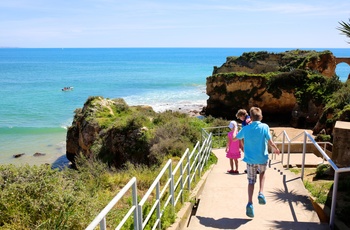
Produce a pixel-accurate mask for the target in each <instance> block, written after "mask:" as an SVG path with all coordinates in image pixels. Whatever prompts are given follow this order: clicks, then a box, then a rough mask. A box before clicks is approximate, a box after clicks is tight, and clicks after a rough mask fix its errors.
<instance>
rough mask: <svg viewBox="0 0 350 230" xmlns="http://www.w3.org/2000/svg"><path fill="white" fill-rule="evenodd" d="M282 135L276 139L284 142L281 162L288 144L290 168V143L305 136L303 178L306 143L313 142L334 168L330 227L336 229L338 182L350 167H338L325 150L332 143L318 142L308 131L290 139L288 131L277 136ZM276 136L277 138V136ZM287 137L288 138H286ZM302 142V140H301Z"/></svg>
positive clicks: (303, 162)
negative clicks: (340, 176) (322, 145)
mask: <svg viewBox="0 0 350 230" xmlns="http://www.w3.org/2000/svg"><path fill="white" fill-rule="evenodd" d="M280 135H282V141H281V142H278V141H275V143H276V144H282V150H281V154H282V156H281V161H282V162H281V163H282V165H283V155H284V147H285V145H286V144H287V145H288V152H287V154H288V159H287V169H288V168H289V158H290V145H291V143H293V141H294V140H296V139H297V138H300V137H302V136H303V141H302V142H301V144H302V145H303V151H302V167H301V179H302V180H303V179H304V169H305V155H306V145H307V144H313V145H314V146H315V147H316V149H317V150H318V151H319V152H320V153H321V154H322V157H323V159H324V160H326V161H327V162H328V163H329V165H330V166H331V167H332V168H333V169H334V183H333V193H332V201H331V202H332V204H331V213H330V221H329V227H330V228H331V229H334V220H335V207H336V201H337V190H338V183H339V174H340V173H343V172H350V167H346V168H338V166H337V165H336V164H335V163H334V162H333V161H332V160H331V159H330V158H329V156H328V155H327V153H326V152H325V149H326V145H327V144H330V145H332V144H331V143H329V142H320V143H317V142H316V141H315V139H314V138H313V137H312V136H311V135H310V134H309V133H308V132H306V131H304V132H302V133H300V134H299V135H297V136H296V137H294V138H293V139H290V138H289V137H288V135H287V133H286V131H282V133H281V134H279V135H278V136H277V137H279V136H280ZM277 137H276V138H277ZM286 139H287V140H286ZM299 143H300V142H299ZM319 144H324V149H322V148H321V147H320V145H319Z"/></svg>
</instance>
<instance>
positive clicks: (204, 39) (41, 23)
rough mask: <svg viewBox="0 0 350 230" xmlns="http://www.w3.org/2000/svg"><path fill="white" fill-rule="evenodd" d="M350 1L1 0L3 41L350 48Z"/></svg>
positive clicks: (5, 43)
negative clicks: (346, 28)
mask: <svg viewBox="0 0 350 230" xmlns="http://www.w3.org/2000/svg"><path fill="white" fill-rule="evenodd" d="M349 18H350V1H349V0H336V1H329V0H307V1H305V0H290V1H283V0H280V1H278V0H270V1H260V0H223V1H221V0H218V1H216V0H200V1H199V0H198V1H197V0H195V1H193V0H176V1H175V0H174V1H169V0H123V1H119V0H7V1H6V0H3V1H1V2H0V47H28V48H35V47H59V48H61V47H64V48H68V47H232V48H245V47H253V48H255V47H259V48H265V47H266V48H270V47H271V48H275V47H277V48H350V44H349V43H348V42H350V38H347V37H346V36H345V35H341V34H340V31H339V30H337V29H336V28H337V27H338V26H339V23H338V22H340V21H345V22H349Z"/></svg>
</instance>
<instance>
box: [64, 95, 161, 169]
mask: <svg viewBox="0 0 350 230" xmlns="http://www.w3.org/2000/svg"><path fill="white" fill-rule="evenodd" d="M137 109H139V110H143V111H144V113H145V114H147V113H148V112H150V113H154V111H153V109H152V108H151V107H142V106H139V107H137ZM128 110H129V107H128V105H127V104H126V103H125V102H124V100H122V99H115V100H110V99H105V98H102V97H90V98H89V99H88V100H87V101H86V102H85V104H84V107H83V108H82V109H77V110H76V111H75V116H74V120H73V123H72V126H70V127H69V128H68V130H67V139H66V143H67V144H66V156H67V158H68V160H69V161H71V162H72V163H73V164H74V162H75V158H76V157H77V156H78V155H79V154H82V155H83V156H86V157H88V158H94V157H95V158H99V159H102V160H103V161H104V162H108V163H109V164H111V165H113V166H115V167H120V166H122V165H123V164H124V163H125V162H126V161H130V162H137V163H144V164H146V163H147V162H148V159H147V155H148V152H147V151H148V149H149V148H148V146H147V143H146V142H145V141H144V138H143V130H142V126H141V125H140V124H138V123H137V122H135V121H133V120H132V119H131V120H129V121H127V120H123V119H122V118H120V119H118V118H119V117H120V116H121V115H120V114H123V112H124V113H125V114H124V115H125V119H126V117H127V115H126V113H127V111H128ZM121 117H123V116H121Z"/></svg>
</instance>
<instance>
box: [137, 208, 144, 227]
mask: <svg viewBox="0 0 350 230" xmlns="http://www.w3.org/2000/svg"><path fill="white" fill-rule="evenodd" d="M137 215H138V217H137V222H138V228H139V230H141V229H143V226H142V222H143V220H142V206H141V205H140V204H137Z"/></svg>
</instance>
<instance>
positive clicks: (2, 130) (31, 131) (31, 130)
mask: <svg viewBox="0 0 350 230" xmlns="http://www.w3.org/2000/svg"><path fill="white" fill-rule="evenodd" d="M66 129H67V128H66V127H39V128H37V127H0V134H6V135H8V134H16V135H26V134H28V135H35V134H54V133H63V132H66Z"/></svg>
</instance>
